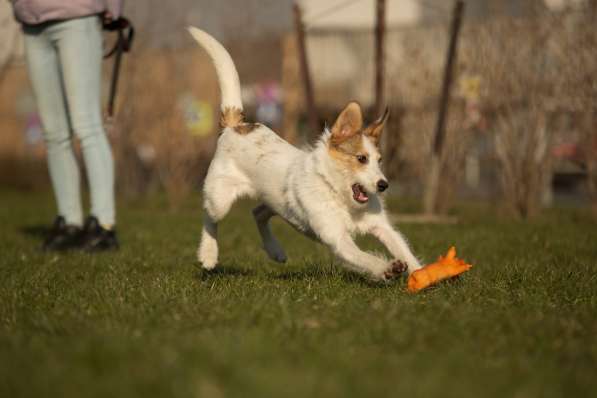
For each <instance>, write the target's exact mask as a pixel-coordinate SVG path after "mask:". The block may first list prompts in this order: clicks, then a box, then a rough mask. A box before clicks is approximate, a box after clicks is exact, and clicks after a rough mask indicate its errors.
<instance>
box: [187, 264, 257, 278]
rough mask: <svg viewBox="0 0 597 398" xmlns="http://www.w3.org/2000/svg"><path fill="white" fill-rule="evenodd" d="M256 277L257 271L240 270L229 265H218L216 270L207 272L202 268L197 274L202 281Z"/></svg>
mask: <svg viewBox="0 0 597 398" xmlns="http://www.w3.org/2000/svg"><path fill="white" fill-rule="evenodd" d="M253 275H255V271H253V270H251V269H246V268H238V267H234V266H229V265H218V266H217V267H216V268H214V269H212V270H206V269H205V268H200V269H199V270H198V271H197V273H196V276H197V279H199V280H201V281H206V280H209V279H213V278H222V277H226V276H233V277H239V276H243V277H246V276H253Z"/></svg>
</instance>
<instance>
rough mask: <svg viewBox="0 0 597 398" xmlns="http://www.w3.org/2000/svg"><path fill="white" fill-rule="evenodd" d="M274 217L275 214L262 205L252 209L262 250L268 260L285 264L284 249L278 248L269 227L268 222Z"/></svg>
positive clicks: (278, 244)
mask: <svg viewBox="0 0 597 398" xmlns="http://www.w3.org/2000/svg"><path fill="white" fill-rule="evenodd" d="M274 215H276V213H274V212H273V211H272V209H270V208H269V207H268V206H267V205H264V204H262V205H259V206H257V207H256V208H254V209H253V217H254V218H255V222H256V223H257V228H258V229H259V234H260V235H261V240H262V242H263V249H264V250H265V252H266V253H267V255H268V256H269V258H271V259H272V260H274V261H277V262H279V263H284V262H286V253H284V249H282V246H280V243H279V242H278V240H277V239H276V238H275V237H274V235H273V234H272V231H271V229H270V226H269V220H270V218H272V217H273V216H274Z"/></svg>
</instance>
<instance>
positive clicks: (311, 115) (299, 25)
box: [293, 3, 320, 138]
mask: <svg viewBox="0 0 597 398" xmlns="http://www.w3.org/2000/svg"><path fill="white" fill-rule="evenodd" d="M293 11H294V26H295V29H296V38H297V44H298V51H299V58H300V64H301V76H302V79H303V88H304V90H305V103H306V106H307V116H308V120H309V127H310V128H311V132H310V136H309V138H313V137H316V136H318V135H319V133H320V131H319V129H320V128H319V118H318V116H317V110H316V109H315V97H314V95H313V83H312V81H311V72H310V71H309V60H308V58H307V48H306V46H305V25H304V24H303V16H302V11H301V8H300V7H299V5H298V4H297V3H294V6H293Z"/></svg>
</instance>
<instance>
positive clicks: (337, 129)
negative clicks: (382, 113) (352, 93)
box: [332, 102, 363, 144]
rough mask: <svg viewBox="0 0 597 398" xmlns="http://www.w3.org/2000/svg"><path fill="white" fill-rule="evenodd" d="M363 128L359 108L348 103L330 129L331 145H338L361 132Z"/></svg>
mask: <svg viewBox="0 0 597 398" xmlns="http://www.w3.org/2000/svg"><path fill="white" fill-rule="evenodd" d="M362 127H363V114H362V112H361V106H360V105H359V104H358V103H356V102H350V103H349V104H348V105H346V108H344V110H343V111H342V112H340V115H339V116H338V119H336V123H334V126H333V127H332V143H334V144H338V143H340V142H342V141H344V140H346V139H348V138H350V137H352V136H353V135H355V134H356V133H358V132H359V130H361V128H362Z"/></svg>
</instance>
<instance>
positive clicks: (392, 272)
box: [384, 260, 408, 280]
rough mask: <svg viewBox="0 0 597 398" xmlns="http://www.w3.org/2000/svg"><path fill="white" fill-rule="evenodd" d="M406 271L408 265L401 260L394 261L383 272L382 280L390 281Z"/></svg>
mask: <svg viewBox="0 0 597 398" xmlns="http://www.w3.org/2000/svg"><path fill="white" fill-rule="evenodd" d="M406 270H408V265H407V264H406V263H405V262H404V261H402V260H394V261H393V262H392V263H391V264H390V266H389V267H388V269H387V270H386V271H385V272H384V279H385V280H391V279H394V278H396V277H398V276H399V275H400V274H402V273H404V272H406Z"/></svg>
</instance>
